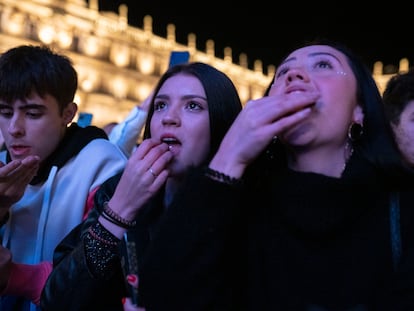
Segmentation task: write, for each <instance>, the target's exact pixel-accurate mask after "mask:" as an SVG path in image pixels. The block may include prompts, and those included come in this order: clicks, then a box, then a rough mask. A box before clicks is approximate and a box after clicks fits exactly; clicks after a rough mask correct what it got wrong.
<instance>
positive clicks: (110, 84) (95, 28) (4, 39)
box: [0, 0, 408, 126]
mask: <svg viewBox="0 0 414 311" xmlns="http://www.w3.org/2000/svg"><path fill="white" fill-rule="evenodd" d="M127 13H128V8H127V6H125V5H121V6H120V7H119V10H118V14H116V13H114V12H102V11H99V7H98V0H90V1H89V3H88V2H87V1H86V0H0V53H1V52H3V51H5V50H7V49H9V48H11V47H14V46H17V45H21V44H33V45H40V44H44V45H49V46H51V47H52V48H54V49H55V50H56V51H58V52H60V53H62V54H65V55H67V56H69V57H70V58H71V60H72V61H73V64H74V66H75V68H76V70H77V72H78V77H79V88H78V92H77V94H76V99H75V101H76V103H77V104H78V105H79V112H89V113H92V114H93V119H92V123H93V124H95V125H97V126H103V125H105V124H107V123H109V122H112V121H116V122H119V121H121V120H122V119H123V118H124V117H125V116H126V115H127V114H128V112H129V111H130V110H131V109H132V107H133V106H134V105H136V104H139V103H140V102H141V101H142V100H143V99H145V98H146V96H147V95H148V94H149V93H150V91H151V90H152V88H153V87H154V85H155V83H156V82H157V80H158V78H159V76H160V75H161V74H162V73H163V72H164V71H165V70H166V69H167V66H168V61H169V56H170V53H171V51H177V50H178V51H188V52H189V53H190V61H201V62H205V63H209V64H211V65H213V66H215V67H216V68H218V69H220V70H222V71H224V72H225V73H226V74H228V76H229V77H230V78H231V79H232V81H233V82H234V84H235V85H236V87H237V89H238V91H239V94H240V97H241V99H242V102H244V103H245V102H246V101H248V100H249V99H254V98H258V97H260V96H261V95H262V94H263V93H264V92H265V90H266V88H267V87H268V85H269V84H270V81H271V79H272V77H273V74H274V71H275V68H274V66H268V68H266V69H267V70H266V73H264V71H263V68H262V62H261V61H260V60H256V61H255V62H254V64H253V69H249V68H248V62H247V55H245V54H241V55H240V57H239V60H238V63H237V64H236V63H234V62H233V59H232V50H231V48H230V47H227V48H225V49H224V57H223V58H218V57H216V55H215V50H214V41H212V40H208V41H207V42H206V50H205V51H200V50H198V49H197V47H196V35H195V34H192V33H191V34H189V35H188V42H187V45H183V44H180V43H178V42H176V40H175V26H174V25H173V24H169V25H168V26H167V35H166V37H165V38H164V37H160V36H157V35H155V34H154V33H153V31H152V17H151V16H145V17H144V20H143V25H144V26H143V28H142V29H141V28H138V27H133V26H130V25H129V24H128V18H127ZM407 68H408V61H407V60H402V61H401V63H400V71H401V70H405V69H407ZM373 74H374V78H375V79H376V81H377V82H378V84H379V86H380V89H382V88H383V86H384V85H385V83H386V81H387V80H388V79H389V77H390V76H391V75H384V74H382V64H381V63H380V62H378V63H377V64H375V66H374V72H373Z"/></svg>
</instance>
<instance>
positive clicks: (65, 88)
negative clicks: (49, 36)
mask: <svg viewBox="0 0 414 311" xmlns="http://www.w3.org/2000/svg"><path fill="white" fill-rule="evenodd" d="M77 82H78V81H77V73H76V71H75V69H74V67H73V65H72V63H71V61H70V59H68V58H67V57H65V56H63V55H60V54H57V53H55V52H53V51H52V50H50V49H49V48H47V47H40V46H28V45H25V46H18V47H15V48H12V49H10V50H8V51H6V52H5V53H3V54H2V55H1V57H0V130H1V132H2V134H3V136H4V144H5V147H6V149H5V150H3V151H1V152H0V239H1V240H2V245H3V247H0V258H3V259H4V260H3V261H2V263H3V267H2V268H0V271H1V272H2V277H1V278H0V310H2V311H6V310H29V309H30V310H33V309H36V308H38V307H37V306H36V304H37V303H38V302H37V301H32V302H31V298H32V297H38V292H39V291H41V289H42V287H43V284H44V282H45V279H46V278H47V276H48V275H49V272H50V270H51V261H52V257H53V251H54V248H55V246H56V245H57V244H58V242H59V241H60V240H61V239H62V238H63V237H64V236H65V235H66V234H67V233H68V232H69V231H70V230H71V229H72V228H73V227H74V226H75V225H77V224H78V223H80V222H81V221H82V219H83V217H84V216H85V214H86V213H87V211H85V203H86V201H87V198H88V194H89V193H90V192H92V191H93V190H94V189H95V188H96V187H97V186H98V185H100V184H101V183H102V182H103V181H105V180H106V179H108V178H109V177H110V176H113V175H114V174H116V173H118V172H120V171H121V170H122V169H123V168H124V166H125V164H126V161H127V158H126V156H125V155H124V154H123V153H122V152H121V150H120V149H119V148H118V147H117V146H116V145H114V144H113V143H111V142H110V141H109V140H108V139H107V136H106V134H105V132H104V131H103V130H102V129H100V128H98V127H94V126H89V127H85V128H82V127H79V126H78V125H77V124H76V123H72V120H73V118H74V116H75V115H76V112H77V105H76V104H75V103H74V102H73V100H74V95H75V92H76V90H77ZM8 252H10V253H11V256H8V254H7V253H8ZM1 254H3V255H1ZM10 257H12V259H13V262H10V260H9V258H10Z"/></svg>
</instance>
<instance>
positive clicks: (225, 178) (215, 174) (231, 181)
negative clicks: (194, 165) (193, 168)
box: [204, 167, 242, 186]
mask: <svg viewBox="0 0 414 311" xmlns="http://www.w3.org/2000/svg"><path fill="white" fill-rule="evenodd" d="M204 174H205V176H207V177H209V178H211V179H214V180H216V181H219V182H221V183H224V184H227V185H230V186H236V185H239V184H241V183H242V179H240V178H235V177H231V176H229V175H226V174H224V173H222V172H219V171H216V170H213V169H211V168H209V167H206V168H205V171H204Z"/></svg>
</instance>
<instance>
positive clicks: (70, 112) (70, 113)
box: [63, 102, 78, 125]
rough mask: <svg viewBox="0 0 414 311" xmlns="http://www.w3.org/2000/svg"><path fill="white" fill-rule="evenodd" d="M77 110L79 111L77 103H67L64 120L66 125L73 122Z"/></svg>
mask: <svg viewBox="0 0 414 311" xmlns="http://www.w3.org/2000/svg"><path fill="white" fill-rule="evenodd" d="M77 111H78V105H77V104H76V103H73V102H72V103H70V104H69V105H67V106H66V107H65V109H64V110H63V122H65V124H66V125H68V124H69V123H71V122H72V121H73V118H74V117H75V115H76V112H77Z"/></svg>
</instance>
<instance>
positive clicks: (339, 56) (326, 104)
mask: <svg viewBox="0 0 414 311" xmlns="http://www.w3.org/2000/svg"><path fill="white" fill-rule="evenodd" d="M306 92H317V93H319V98H318V99H317V100H316V102H314V101H313V102H310V104H311V105H312V112H311V114H310V115H309V117H308V118H306V119H305V120H304V121H303V122H301V123H299V124H297V125H296V126H294V127H292V128H290V129H288V130H287V131H285V132H284V133H283V135H281V136H280V138H281V139H282V140H284V141H285V142H287V143H288V144H289V145H292V146H303V145H307V144H327V143H329V144H332V143H335V144H336V145H338V146H339V145H342V144H343V143H344V141H345V140H346V136H347V132H348V128H349V126H350V124H351V123H352V122H353V121H354V122H358V123H362V119H363V114H362V109H361V108H360V107H359V106H357V104H358V103H357V82H356V78H355V76H354V74H353V72H352V70H351V68H350V66H349V65H348V62H347V58H346V56H345V55H344V54H343V53H342V52H340V51H338V50H336V49H334V48H332V47H330V46H326V45H312V46H307V47H303V48H300V49H297V50H295V51H293V52H292V53H291V54H290V55H289V56H288V57H287V58H286V59H285V60H284V61H283V63H282V64H281V65H280V66H279V68H278V69H277V71H276V75H275V79H274V84H273V85H272V87H271V89H270V91H269V96H272V95H281V94H284V95H285V96H287V98H289V97H290V96H292V97H294V96H295V95H296V94H299V93H300V94H302V95H303V94H304V93H306Z"/></svg>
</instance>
